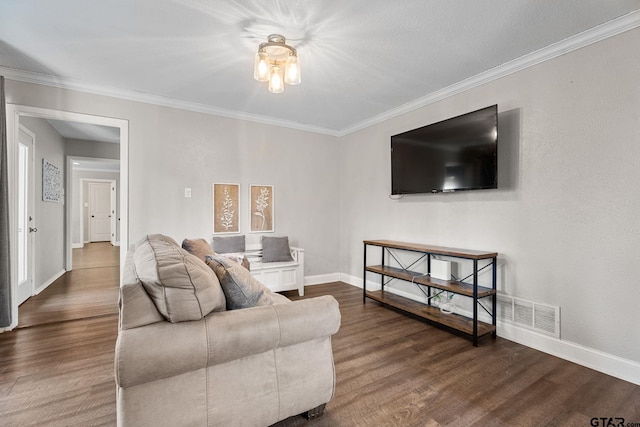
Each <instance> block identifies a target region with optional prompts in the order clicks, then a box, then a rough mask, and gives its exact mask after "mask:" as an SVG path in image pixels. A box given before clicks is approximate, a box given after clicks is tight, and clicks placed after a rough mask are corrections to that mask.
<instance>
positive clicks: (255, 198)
mask: <svg viewBox="0 0 640 427" xmlns="http://www.w3.org/2000/svg"><path fill="white" fill-rule="evenodd" d="M274 200H275V199H274V188H273V185H254V184H252V185H249V224H250V229H249V232H251V233H272V232H274V231H275V227H274V222H275V221H274V219H275V210H274Z"/></svg>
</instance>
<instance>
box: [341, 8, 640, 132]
mask: <svg viewBox="0 0 640 427" xmlns="http://www.w3.org/2000/svg"><path fill="white" fill-rule="evenodd" d="M639 26H640V10H637V11H634V12H631V13H629V14H627V15H624V16H621V17H620V18H617V19H614V20H612V21H609V22H606V23H604V24H601V25H598V26H597V27H594V28H591V29H589V30H587V31H584V32H582V33H579V34H576V35H574V36H571V37H569V38H566V39H564V40H562V41H560V42H557V43H554V44H552V45H549V46H547V47H544V48H542V49H539V50H537V51H535V52H532V53H530V54H527V55H524V56H521V57H520V58H517V59H514V60H513V61H509V62H506V63H504V64H502V65H499V66H497V67H495V68H492V69H490V70H488V71H485V72H483V73H480V74H477V75H475V76H473V77H470V78H468V79H465V80H462V81H460V82H458V83H455V84H453V85H451V86H448V87H446V88H444V89H441V90H438V91H436V92H433V93H430V94H429V95H426V96H423V97H422V98H418V99H416V100H415V101H412V102H408V103H406V104H403V105H401V106H399V107H397V108H394V109H392V110H388V111H385V112H384V113H382V114H379V115H377V116H374V117H371V118H369V119H367V120H364V121H362V122H360V123H356V124H355V125H353V126H350V127H348V128H346V129H342V130H341V131H340V132H339V133H338V136H345V135H349V134H350V133H353V132H356V131H359V130H362V129H365V128H368V127H369V126H373V125H375V124H378V123H381V122H383V121H385V120H389V119H391V118H394V117H397V116H400V115H402V114H406V113H408V112H410V111H413V110H417V109H418V108H422V107H425V106H427V105H430V104H433V103H435V102H438V101H442V100H443V99H446V98H449V97H451V96H454V95H457V94H459V93H462V92H465V91H467V90H469V89H473V88H475V87H478V86H481V85H483V84H486V83H489V82H492V81H494V80H497V79H499V78H502V77H505V76H508V75H510V74H513V73H516V72H518V71H522V70H524V69H526V68H529V67H533V66H534V65H538V64H540V63H542V62H545V61H549V60H551V59H554V58H557V57H559V56H561V55H564V54H566V53H569V52H572V51H574V50H578V49H580V48H583V47H585V46H589V45H591V44H593V43H597V42H599V41H601V40H605V39H607V38H609V37H613V36H616V35H618V34H622V33H624V32H626V31H629V30H632V29H634V28H637V27H639Z"/></svg>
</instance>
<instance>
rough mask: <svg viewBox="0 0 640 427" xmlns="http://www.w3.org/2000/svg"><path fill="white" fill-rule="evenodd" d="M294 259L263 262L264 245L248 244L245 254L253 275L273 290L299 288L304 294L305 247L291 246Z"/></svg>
mask: <svg viewBox="0 0 640 427" xmlns="http://www.w3.org/2000/svg"><path fill="white" fill-rule="evenodd" d="M289 249H291V257H292V258H293V261H285V262H262V245H261V244H259V243H257V244H248V245H247V247H246V248H245V256H246V257H247V259H248V260H249V263H250V270H251V274H252V275H253V277H255V278H256V279H258V280H259V281H260V282H261V283H262V284H264V285H265V286H266V287H268V288H269V289H271V290H272V291H273V292H280V291H293V290H296V289H297V290H298V294H299V295H300V296H303V295H304V249H301V248H295V247H290V248H289Z"/></svg>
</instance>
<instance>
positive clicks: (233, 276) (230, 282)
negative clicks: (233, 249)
mask: <svg viewBox="0 0 640 427" xmlns="http://www.w3.org/2000/svg"><path fill="white" fill-rule="evenodd" d="M207 265H208V266H209V267H211V269H212V270H213V271H214V272H215V273H216V276H218V280H220V285H221V286H222V290H223V291H224V295H225V297H226V300H227V310H235V309H239V308H249V307H255V306H257V305H267V304H269V302H268V301H270V300H271V298H267V297H266V296H265V291H268V289H267V288H266V287H265V286H264V285H263V284H262V283H260V282H259V281H258V280H257V279H256V278H255V277H253V276H252V275H251V273H250V272H249V270H247V269H246V268H244V267H242V266H241V265H240V264H238V263H237V262H236V261H233V260H232V259H229V258H227V257H224V256H221V255H214V256H213V257H207Z"/></svg>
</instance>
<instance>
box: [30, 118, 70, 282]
mask: <svg viewBox="0 0 640 427" xmlns="http://www.w3.org/2000/svg"><path fill="white" fill-rule="evenodd" d="M20 124H22V125H24V126H25V127H26V128H27V129H29V130H30V131H31V132H33V133H34V134H35V135H36V138H35V150H34V154H35V156H34V168H35V176H34V179H35V182H34V186H35V197H34V201H35V206H34V223H35V225H34V226H35V227H37V228H38V232H37V233H35V236H34V245H35V272H34V275H35V277H34V281H35V282H34V283H35V287H36V289H38V288H40V287H41V286H42V285H43V284H44V283H46V282H48V281H50V280H51V279H53V278H55V277H57V276H58V275H59V274H60V273H61V272H64V229H65V225H64V204H63V203H62V200H61V201H60V202H59V203H55V202H44V201H42V159H46V160H47V161H48V162H50V163H53V164H54V165H56V166H57V167H58V168H60V179H61V182H60V183H61V185H63V186H64V183H65V182H66V181H65V176H64V173H65V172H64V139H63V138H62V137H61V136H60V134H59V133H58V132H57V131H56V130H55V129H54V128H53V127H51V125H49V123H47V121H46V120H44V119H37V118H33V117H21V118H20ZM63 199H64V197H63Z"/></svg>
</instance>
